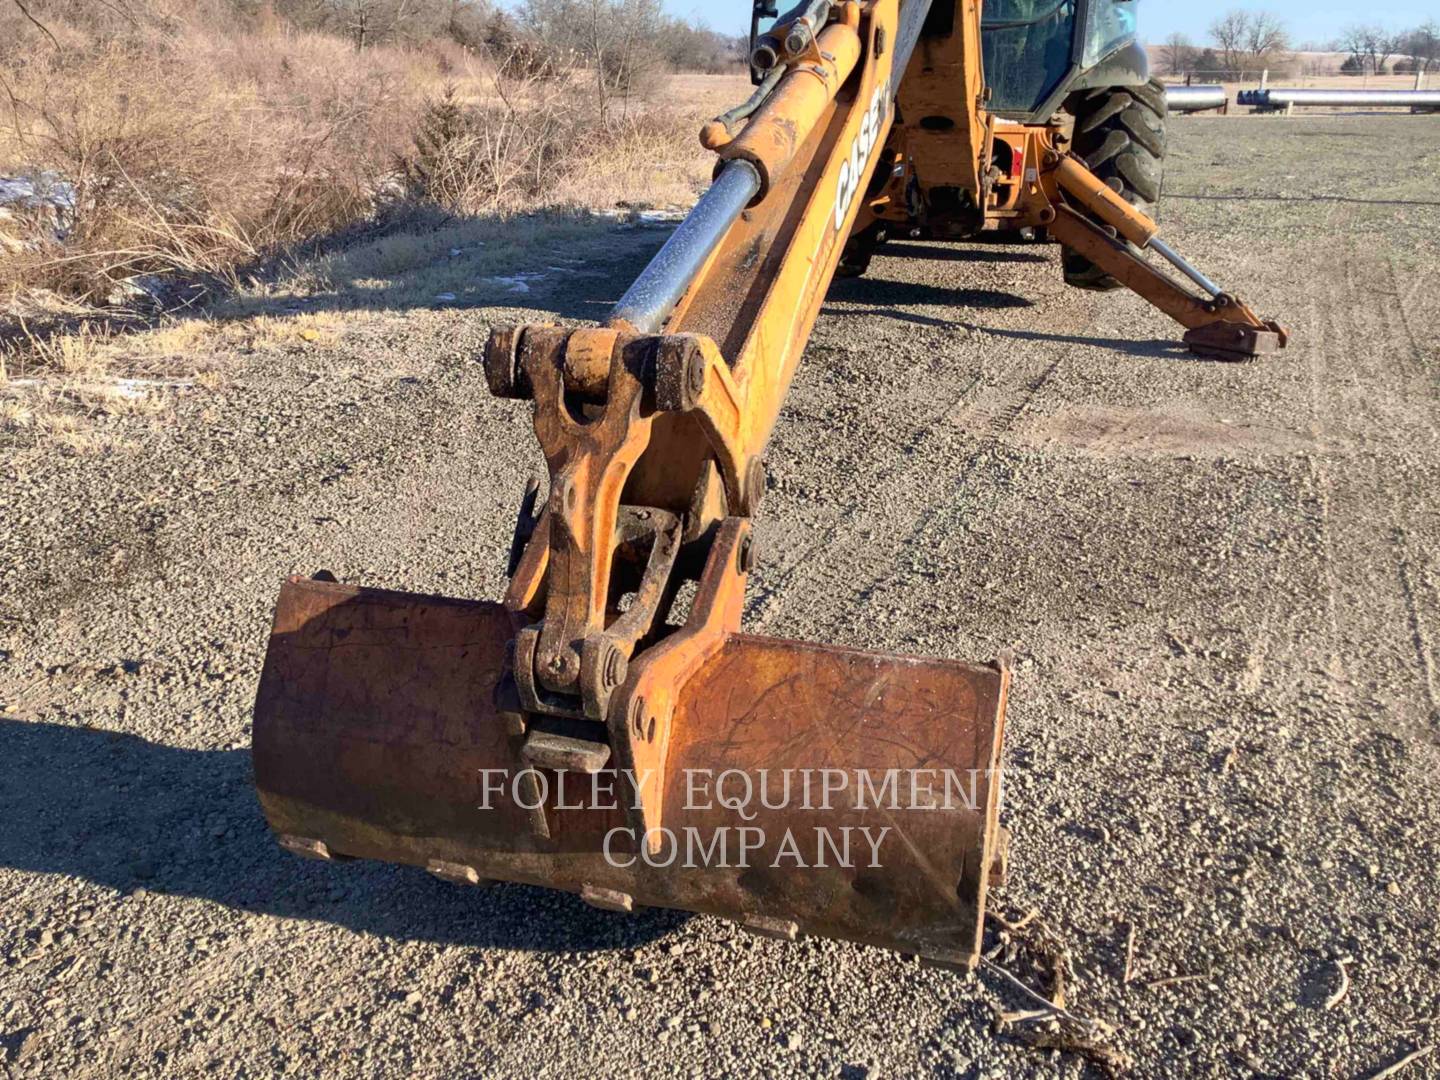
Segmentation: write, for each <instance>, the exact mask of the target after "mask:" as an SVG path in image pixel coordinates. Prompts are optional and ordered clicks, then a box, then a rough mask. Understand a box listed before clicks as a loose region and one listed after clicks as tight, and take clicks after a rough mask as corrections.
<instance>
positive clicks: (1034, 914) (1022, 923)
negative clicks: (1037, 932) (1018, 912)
mask: <svg viewBox="0 0 1440 1080" xmlns="http://www.w3.org/2000/svg"><path fill="white" fill-rule="evenodd" d="M1039 917H1040V909H1039V908H1031V909H1030V910H1029V911H1027V912H1026V913H1025V914H1024V915H1022V916H1020V918H1018V919H1017V920H1015V921H1014V922H1011V921H1010V920H1009V919H1007V918H1005V916H1004V915H996V916H995V921H996V922H998V923H999V924H1000V925H1001V926H1003V927H1004V928H1005V929H1006V930H1009V931H1010V932H1011V933H1012V934H1013V933H1014V932H1015V931H1017V930H1024V929H1025V927H1027V926H1029V925H1030V924H1031V923H1032V922H1034V921H1035V920H1036V919H1038V918H1039Z"/></svg>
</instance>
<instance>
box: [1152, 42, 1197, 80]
mask: <svg viewBox="0 0 1440 1080" xmlns="http://www.w3.org/2000/svg"><path fill="white" fill-rule="evenodd" d="M1160 62H1161V63H1162V64H1163V65H1164V66H1165V70H1166V71H1167V72H1169V73H1170V74H1171V75H1184V74H1185V73H1186V72H1187V71H1189V70H1190V69H1191V68H1192V67H1194V66H1195V46H1194V45H1193V44H1192V43H1191V41H1190V39H1189V38H1188V37H1187V36H1186V35H1184V34H1179V33H1176V34H1171V35H1170V36H1169V37H1167V38H1166V39H1165V44H1163V45H1161V46H1160Z"/></svg>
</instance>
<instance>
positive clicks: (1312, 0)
mask: <svg viewBox="0 0 1440 1080" xmlns="http://www.w3.org/2000/svg"><path fill="white" fill-rule="evenodd" d="M665 6H666V7H667V8H668V9H669V10H670V11H671V12H672V13H673V14H676V15H685V16H696V17H699V18H701V19H703V20H704V21H705V22H706V23H708V24H709V25H710V26H711V27H712V28H713V29H715V30H722V31H731V32H734V33H743V32H744V31H745V30H747V29H748V28H749V25H750V0H713V2H711V3H708V4H702V3H696V2H695V0H666V4H665ZM780 6H781V7H782V8H783V7H786V6H787V5H786V4H781V5H780ZM1231 7H1239V8H1250V9H1252V10H1257V11H1271V12H1274V13H1275V14H1276V15H1279V16H1280V17H1281V18H1282V19H1284V20H1285V22H1286V24H1287V25H1288V26H1289V27H1290V35H1291V37H1292V38H1293V39H1294V41H1295V42H1296V44H1304V43H1307V42H1312V41H1313V42H1328V41H1332V40H1334V39H1335V38H1336V37H1338V36H1339V35H1340V31H1341V30H1343V29H1344V28H1345V27H1346V26H1349V25H1351V24H1353V23H1357V22H1379V23H1383V24H1385V25H1386V26H1387V27H1389V28H1391V29H1396V30H1402V29H1406V28H1409V27H1412V26H1418V25H1419V24H1420V23H1423V22H1425V21H1426V20H1427V19H1434V20H1436V21H1437V22H1440V0H1399V2H1395V3H1386V4H1373V3H1372V4H1367V3H1362V2H1361V0H1349V2H1348V3H1334V2H1331V3H1326V2H1323V0H1320V2H1317V0H1259V2H1249V0H1237V2H1235V3H1227V2H1226V0H1210V2H1209V3H1194V2H1183V0H1140V12H1139V15H1140V28H1141V35H1142V36H1143V37H1144V38H1145V39H1146V40H1147V41H1149V42H1153V43H1156V44H1158V43H1159V42H1161V41H1164V40H1165V38H1166V37H1168V36H1169V35H1170V34H1173V33H1175V32H1176V31H1177V30H1178V31H1180V32H1182V33H1185V34H1189V35H1190V37H1192V38H1193V39H1194V40H1195V41H1196V43H1197V44H1198V43H1203V42H1204V41H1205V40H1206V39H1207V38H1208V33H1207V31H1208V29H1209V26H1210V23H1211V22H1212V21H1213V20H1214V18H1215V16H1216V15H1218V14H1221V13H1223V12H1225V11H1228V10H1230V8H1231Z"/></svg>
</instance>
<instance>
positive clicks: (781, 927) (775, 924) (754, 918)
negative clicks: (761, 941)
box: [740, 915, 800, 941]
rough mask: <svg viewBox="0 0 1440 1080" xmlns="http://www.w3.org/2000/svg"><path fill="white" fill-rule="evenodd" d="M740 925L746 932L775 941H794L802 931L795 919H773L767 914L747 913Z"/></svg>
mask: <svg viewBox="0 0 1440 1080" xmlns="http://www.w3.org/2000/svg"><path fill="white" fill-rule="evenodd" d="M740 927H741V929H743V930H744V931H745V932H746V933H749V934H754V935H755V936H756V937H763V938H771V939H772V940H774V941H794V940H795V938H796V937H797V936H798V935H799V933H800V927H799V926H797V925H796V924H795V922H794V921H793V920H790V919H772V918H770V917H768V916H765V915H747V916H746V917H745V918H744V919H743V920H741V923H740Z"/></svg>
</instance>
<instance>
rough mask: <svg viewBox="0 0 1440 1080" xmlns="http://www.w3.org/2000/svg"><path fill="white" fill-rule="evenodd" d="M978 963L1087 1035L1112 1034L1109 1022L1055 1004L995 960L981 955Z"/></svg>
mask: <svg viewBox="0 0 1440 1080" xmlns="http://www.w3.org/2000/svg"><path fill="white" fill-rule="evenodd" d="M980 965H981V966H982V967H984V968H985V969H986V970H988V971H993V972H995V974H997V975H999V976H1000V977H1001V978H1003V979H1004V980H1005V981H1006V982H1008V983H1009V984H1010V985H1011V986H1013V987H1015V989H1017V990H1019V991H1020V992H1021V993H1022V994H1024V995H1025V996H1026V997H1028V998H1029V999H1030V1000H1031V1001H1033V1002H1035V1003H1036V1004H1037V1005H1039V1006H1040V1007H1041V1008H1042V1009H1043V1010H1045V1011H1046V1012H1048V1013H1050V1014H1051V1015H1052V1016H1058V1017H1060V1018H1061V1019H1062V1020H1068V1021H1069V1022H1070V1023H1072V1024H1074V1025H1075V1026H1076V1027H1078V1028H1079V1029H1080V1030H1082V1031H1084V1032H1085V1033H1086V1034H1087V1035H1100V1036H1108V1035H1111V1034H1114V1031H1115V1029H1114V1028H1112V1027H1111V1026H1110V1025H1109V1024H1107V1023H1105V1021H1104V1020H1090V1019H1087V1018H1086V1017H1083V1016H1076V1015H1075V1014H1074V1013H1072V1012H1071V1011H1070V1010H1069V1009H1067V1008H1065V1006H1063V1005H1056V1004H1055V1002H1053V1001H1051V1000H1049V999H1048V998H1046V997H1045V995H1044V994H1040V993H1037V992H1036V991H1034V990H1031V989H1030V987H1028V986H1026V985H1025V984H1024V983H1023V982H1021V981H1020V980H1019V979H1018V978H1016V977H1015V976H1014V975H1012V974H1010V972H1008V971H1006V970H1005V969H1004V968H1003V967H1001V966H1000V965H999V964H997V963H995V961H993V960H986V959H985V958H984V957H981V958H980Z"/></svg>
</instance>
